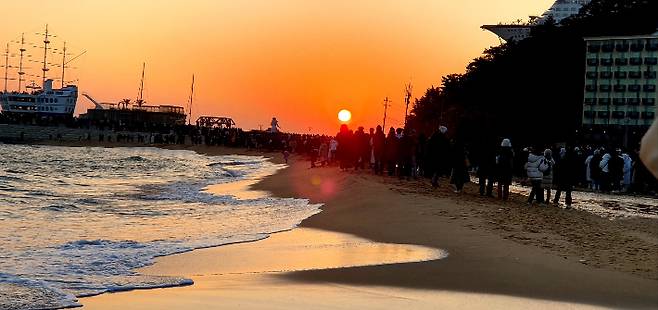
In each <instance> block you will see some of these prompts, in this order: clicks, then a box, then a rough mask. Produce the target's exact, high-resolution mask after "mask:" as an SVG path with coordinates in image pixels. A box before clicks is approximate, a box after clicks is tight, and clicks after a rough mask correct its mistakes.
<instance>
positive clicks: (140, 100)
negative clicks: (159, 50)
mask: <svg viewBox="0 0 658 310" xmlns="http://www.w3.org/2000/svg"><path fill="white" fill-rule="evenodd" d="M144 70H146V62H144V63H142V80H141V82H140V84H139V96H138V97H137V106H139V107H141V106H142V102H143V101H142V93H143V92H144Z"/></svg>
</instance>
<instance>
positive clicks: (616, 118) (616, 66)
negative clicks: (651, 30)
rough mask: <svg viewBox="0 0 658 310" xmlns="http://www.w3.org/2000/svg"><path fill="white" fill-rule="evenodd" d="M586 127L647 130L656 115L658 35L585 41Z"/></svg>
mask: <svg viewBox="0 0 658 310" xmlns="http://www.w3.org/2000/svg"><path fill="white" fill-rule="evenodd" d="M585 42H586V46H587V51H586V55H587V57H586V60H585V62H586V70H585V89H584V92H585V95H584V100H583V115H582V124H583V125H584V126H585V127H590V128H591V127H595V126H596V127H608V126H610V127H617V128H619V127H625V128H629V127H631V126H635V127H637V128H644V127H648V126H650V125H651V123H652V122H653V120H654V118H655V113H656V100H657V99H658V95H657V94H658V93H657V92H656V88H657V86H658V82H657V81H658V80H657V79H656V71H658V33H655V34H652V35H641V36H619V37H591V38H585Z"/></svg>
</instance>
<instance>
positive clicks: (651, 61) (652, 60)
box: [644, 57, 658, 66]
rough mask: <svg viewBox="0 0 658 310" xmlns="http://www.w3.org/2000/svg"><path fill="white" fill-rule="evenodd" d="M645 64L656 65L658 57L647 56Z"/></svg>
mask: <svg viewBox="0 0 658 310" xmlns="http://www.w3.org/2000/svg"><path fill="white" fill-rule="evenodd" d="M644 64H645V65H649V66H655V65H657V64H658V58H656V57H647V58H645V59H644Z"/></svg>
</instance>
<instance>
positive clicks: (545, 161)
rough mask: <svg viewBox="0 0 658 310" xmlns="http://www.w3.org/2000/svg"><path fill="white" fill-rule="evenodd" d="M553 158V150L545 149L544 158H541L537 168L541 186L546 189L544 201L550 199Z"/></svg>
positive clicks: (547, 201)
mask: <svg viewBox="0 0 658 310" xmlns="http://www.w3.org/2000/svg"><path fill="white" fill-rule="evenodd" d="M554 166H555V160H554V159H553V151H551V149H546V150H545V151H544V158H542V160H541V164H540V165H539V170H540V171H541V173H542V181H541V187H542V190H545V191H546V200H545V202H546V203H549V202H550V201H551V189H553V167H554Z"/></svg>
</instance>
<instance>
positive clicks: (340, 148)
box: [286, 125, 658, 207]
mask: <svg viewBox="0 0 658 310" xmlns="http://www.w3.org/2000/svg"><path fill="white" fill-rule="evenodd" d="M291 146H292V144H291ZM286 151H287V152H294V148H289V149H286ZM309 151H310V153H309V155H310V157H311V167H317V166H326V165H333V164H334V163H335V164H336V165H337V166H338V167H339V168H340V169H342V170H345V171H347V170H356V171H359V170H371V171H372V173H374V174H377V175H387V176H395V177H398V178H401V179H411V178H420V177H426V178H429V179H430V180H431V184H432V185H433V186H438V185H439V184H440V182H439V180H440V179H441V178H447V179H449V180H450V183H451V184H452V185H453V186H454V191H455V192H457V193H459V192H461V191H462V190H463V188H464V184H465V183H467V182H470V180H471V174H473V175H474V176H475V178H476V179H477V182H478V183H479V184H478V185H479V193H480V194H481V195H483V196H489V197H494V188H496V194H497V195H496V196H497V197H498V198H500V199H504V200H506V199H508V198H509V193H510V189H509V188H510V185H511V184H512V180H513V179H514V178H515V177H516V178H517V179H518V180H519V182H520V183H525V182H528V183H529V184H528V185H530V194H529V197H528V203H529V204H532V203H533V202H537V203H546V204H548V203H550V202H553V203H555V204H557V203H558V202H559V201H560V199H561V196H562V194H563V193H564V195H565V204H566V205H567V207H569V206H570V205H571V203H572V197H571V192H572V191H573V190H574V188H579V189H582V190H592V191H601V192H609V193H622V192H629V193H630V192H635V193H647V194H655V193H656V191H657V190H658V185H657V184H656V180H655V178H653V177H652V176H651V174H650V173H649V172H648V171H647V169H646V168H645V167H644V166H643V164H642V163H641V161H639V160H638V155H637V152H632V153H629V152H624V151H622V150H621V149H620V148H610V147H593V146H576V147H571V146H549V147H545V146H534V147H525V148H517V149H514V148H513V146H512V141H510V139H507V138H500V139H498V140H496V139H491V140H489V141H479V143H471V144H470V145H469V144H466V143H463V142H462V141H460V140H459V139H450V138H449V136H448V129H447V128H446V127H444V126H441V127H440V128H439V129H438V130H437V131H436V132H435V133H433V134H432V135H431V136H429V137H426V136H425V135H423V134H422V133H421V134H417V133H416V131H414V130H413V129H412V130H408V131H405V130H404V129H402V128H397V129H395V128H392V127H391V128H390V129H389V130H388V133H386V134H385V133H384V130H383V128H382V127H381V126H377V127H376V128H370V129H369V130H368V131H367V132H366V130H365V128H363V127H358V128H357V129H356V130H350V129H349V128H348V126H347V125H341V127H340V131H339V132H338V133H337V134H336V136H335V137H326V136H313V137H309V142H308V147H307V148H306V149H305V152H309ZM553 194H554V195H553ZM551 198H552V199H551Z"/></svg>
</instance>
